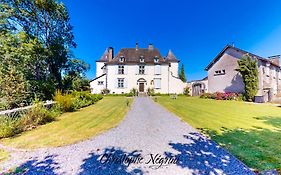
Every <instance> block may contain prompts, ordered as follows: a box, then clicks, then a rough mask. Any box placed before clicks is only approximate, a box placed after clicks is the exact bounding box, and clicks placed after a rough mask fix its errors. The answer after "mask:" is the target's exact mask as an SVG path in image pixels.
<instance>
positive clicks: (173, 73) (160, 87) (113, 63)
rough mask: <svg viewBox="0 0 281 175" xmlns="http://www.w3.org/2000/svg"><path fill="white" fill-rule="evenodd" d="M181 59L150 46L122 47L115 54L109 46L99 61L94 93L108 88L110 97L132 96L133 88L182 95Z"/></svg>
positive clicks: (183, 86)
mask: <svg viewBox="0 0 281 175" xmlns="http://www.w3.org/2000/svg"><path fill="white" fill-rule="evenodd" d="M179 62H180V61H179V60H178V59H177V58H176V57H175V55H174V54H173V53H172V51H171V50H170V51H169V52H168V53H167V55H166V56H164V57H163V56H161V54H160V52H159V50H158V49H157V48H154V46H153V45H152V44H149V45H148V47H147V48H139V46H138V43H136V47H135V48H122V49H121V50H120V51H119V52H118V53H117V54H116V55H114V49H113V48H112V47H109V48H108V49H106V50H105V52H104V54H103V55H102V56H101V58H100V59H99V60H97V61H96V78H95V79H93V80H92V81H91V82H90V86H91V92H92V93H101V92H102V90H104V89H107V90H109V92H110V93H111V94H123V93H129V92H130V91H131V90H132V89H133V88H135V89H137V90H138V92H140V93H146V92H147V90H148V88H151V89H154V92H155V93H163V94H168V93H176V94H182V93H183V89H184V88H185V87H186V85H187V84H186V82H182V81H181V80H180V79H179V78H178V69H179Z"/></svg>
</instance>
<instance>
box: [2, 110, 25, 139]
mask: <svg viewBox="0 0 281 175" xmlns="http://www.w3.org/2000/svg"><path fill="white" fill-rule="evenodd" d="M20 132H21V129H20V122H19V119H18V118H13V117H10V116H5V115H2V116H0V139H1V138H6V137H12V136H14V135H16V134H18V133H20Z"/></svg>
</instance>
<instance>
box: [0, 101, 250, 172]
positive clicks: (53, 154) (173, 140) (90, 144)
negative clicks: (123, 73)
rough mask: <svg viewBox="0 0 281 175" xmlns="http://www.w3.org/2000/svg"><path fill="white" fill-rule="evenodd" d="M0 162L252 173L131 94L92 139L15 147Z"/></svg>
mask: <svg viewBox="0 0 281 175" xmlns="http://www.w3.org/2000/svg"><path fill="white" fill-rule="evenodd" d="M128 164H129V166H128ZM1 166H2V167H4V168H5V169H7V168H10V167H13V166H21V167H27V168H28V171H27V173H26V174H67V175H68V174H81V175H84V174H114V175H115V174H200V175H201V174H235V175H239V174H241V175H242V174H243V175H246V174H252V173H251V171H250V170H249V169H248V168H247V167H245V165H243V164H242V163H241V162H240V161H238V160H237V159H236V158H234V157H233V156H232V155H230V154H229V153H227V152H226V151H224V150H223V149H222V148H220V147H219V146H218V145H217V144H215V143H214V142H212V141H210V140H208V139H206V138H205V137H203V136H202V135H200V134H199V133H198V132H197V131H196V130H195V129H193V128H192V127H191V126H189V125H187V124H186V123H184V122H182V121H180V120H179V119H178V117H176V116H174V115H173V114H171V113H170V112H168V111H167V110H165V109H164V108H162V107H161V106H160V105H158V104H156V103H154V102H153V101H152V100H151V99H150V98H148V97H139V98H136V100H135V102H134V103H133V105H132V109H131V110H130V111H129V112H128V114H127V116H126V118H125V119H124V121H123V122H122V123H121V124H120V125H119V126H118V127H116V128H113V129H111V130H109V131H107V132H105V133H103V134H101V135H99V136H97V137H94V138H92V139H90V140H87V141H83V142H80V143H77V144H73V145H69V146H65V147H59V148H50V149H39V150H36V151H33V152H28V151H27V152H26V151H15V153H14V154H13V155H12V159H11V160H9V161H8V162H6V163H5V164H3V165H1ZM1 166H0V167H1ZM0 169H1V168H0Z"/></svg>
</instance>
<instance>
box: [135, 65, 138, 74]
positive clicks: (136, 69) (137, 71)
mask: <svg viewBox="0 0 281 175" xmlns="http://www.w3.org/2000/svg"><path fill="white" fill-rule="evenodd" d="M135 71H136V74H139V66H138V65H136V70H135Z"/></svg>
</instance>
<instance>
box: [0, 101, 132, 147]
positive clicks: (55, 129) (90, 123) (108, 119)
mask: <svg viewBox="0 0 281 175" xmlns="http://www.w3.org/2000/svg"><path fill="white" fill-rule="evenodd" d="M129 102H130V103H131V102H132V99H129ZM128 109H129V107H128V106H127V99H126V98H125V97H104V99H102V100H101V101H99V102H97V103H96V104H94V105H91V106H89V107H85V108H83V109H80V110H79V111H76V112H71V113H65V114H63V115H62V116H60V117H59V118H58V120H57V121H55V122H52V123H49V124H46V125H43V126H40V127H38V128H36V129H34V130H31V131H28V132H24V133H22V134H20V135H18V136H16V137H13V138H7V139H2V140H1V143H2V144H4V145H6V146H11V147H16V148H30V149H33V148H42V147H58V146H64V145H68V144H72V143H76V142H79V141H82V140H85V139H89V138H91V137H93V136H95V135H97V134H99V133H101V132H103V131H105V130H108V129H110V128H112V127H115V126H117V125H118V123H119V122H120V121H121V120H122V119H123V118H124V116H125V114H126V113H127V111H128Z"/></svg>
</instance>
